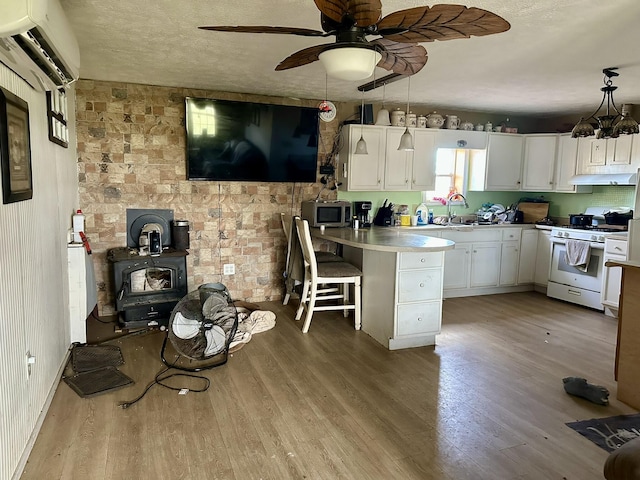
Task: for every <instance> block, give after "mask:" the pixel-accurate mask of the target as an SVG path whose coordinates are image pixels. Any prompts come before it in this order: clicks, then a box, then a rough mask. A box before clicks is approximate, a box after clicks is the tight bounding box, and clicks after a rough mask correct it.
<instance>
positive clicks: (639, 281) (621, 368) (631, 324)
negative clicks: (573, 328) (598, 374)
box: [605, 261, 640, 409]
mask: <svg viewBox="0 0 640 480" xmlns="http://www.w3.org/2000/svg"><path fill="white" fill-rule="evenodd" d="M605 265H606V266H607V267H622V286H621V290H620V309H619V311H618V341H617V343H616V364H615V377H616V380H617V381H618V392H617V395H616V397H617V398H618V400H620V401H621V402H624V403H626V404H627V405H629V406H631V407H633V408H635V409H640V383H639V382H638V378H639V377H640V346H639V345H638V339H640V321H639V317H638V311H639V310H640V296H639V295H638V292H640V263H636V262H632V261H615V262H614V261H609V262H607V263H606V264H605Z"/></svg>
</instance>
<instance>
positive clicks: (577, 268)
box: [547, 207, 626, 310]
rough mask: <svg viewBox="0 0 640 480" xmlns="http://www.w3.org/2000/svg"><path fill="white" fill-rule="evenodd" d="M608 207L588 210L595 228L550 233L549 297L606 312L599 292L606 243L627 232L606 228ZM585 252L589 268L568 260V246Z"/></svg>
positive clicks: (583, 227)
mask: <svg viewBox="0 0 640 480" xmlns="http://www.w3.org/2000/svg"><path fill="white" fill-rule="evenodd" d="M609 210H610V208H609V207H589V208H587V210H586V211H585V215H593V216H594V217H593V223H592V225H586V226H563V227H554V228H552V229H551V264H550V266H549V283H548V285H547V295H548V296H549V297H553V298H557V299H560V300H565V301H567V302H571V303H576V304H578V305H583V306H585V307H590V308H594V309H596V310H604V307H603V306H602V303H601V298H600V292H601V290H602V279H603V275H604V242H605V240H606V238H607V237H608V236H611V235H615V234H620V233H622V232H625V231H626V227H623V226H617V225H606V224H605V223H604V213H606V212H607V211H609ZM575 241H578V242H580V243H577V242H576V243H573V245H572V247H573V248H572V250H571V251H572V254H573V253H574V252H575V249H576V248H579V249H586V250H585V252H586V253H585V257H588V262H587V265H586V266H585V265H575V263H576V262H575V258H568V256H567V243H569V242H575Z"/></svg>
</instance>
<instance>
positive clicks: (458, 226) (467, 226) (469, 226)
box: [372, 223, 551, 233]
mask: <svg viewBox="0 0 640 480" xmlns="http://www.w3.org/2000/svg"><path fill="white" fill-rule="evenodd" d="M536 227H537V225H535V224H533V223H492V224H491V225H480V224H475V223H452V224H451V225H439V224H437V223H433V224H430V225H417V226H415V227H406V226H405V227H372V228H383V229H388V230H394V229H395V230H400V231H405V232H409V231H414V232H422V233H424V232H425V231H429V230H476V229H481V228H524V229H527V230H528V229H532V228H536ZM543 227H546V226H544V225H543ZM548 228H549V229H551V227H548Z"/></svg>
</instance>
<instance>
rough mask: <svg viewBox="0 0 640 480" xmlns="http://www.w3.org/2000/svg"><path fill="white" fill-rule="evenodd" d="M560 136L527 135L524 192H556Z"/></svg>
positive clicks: (525, 137)
mask: <svg viewBox="0 0 640 480" xmlns="http://www.w3.org/2000/svg"><path fill="white" fill-rule="evenodd" d="M557 142H558V136H557V135H555V134H544V135H525V136H524V160H523V172H522V190H527V191H533V192H550V191H553V190H554V186H553V179H554V178H553V177H554V167H555V163H556V147H557Z"/></svg>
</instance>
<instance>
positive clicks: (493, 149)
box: [485, 133, 524, 191]
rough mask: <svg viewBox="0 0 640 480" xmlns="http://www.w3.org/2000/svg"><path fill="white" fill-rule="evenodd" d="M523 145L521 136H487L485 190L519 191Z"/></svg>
mask: <svg viewBox="0 0 640 480" xmlns="http://www.w3.org/2000/svg"><path fill="white" fill-rule="evenodd" d="M523 144H524V139H523V137H522V136H521V135H514V134H509V133H490V134H489V143H488V148H487V174H486V178H485V189H486V190H489V191H491V190H520V185H521V180H520V178H521V176H520V175H521V172H522V150H523Z"/></svg>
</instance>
